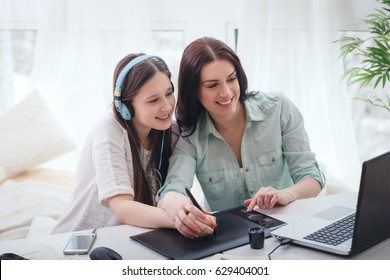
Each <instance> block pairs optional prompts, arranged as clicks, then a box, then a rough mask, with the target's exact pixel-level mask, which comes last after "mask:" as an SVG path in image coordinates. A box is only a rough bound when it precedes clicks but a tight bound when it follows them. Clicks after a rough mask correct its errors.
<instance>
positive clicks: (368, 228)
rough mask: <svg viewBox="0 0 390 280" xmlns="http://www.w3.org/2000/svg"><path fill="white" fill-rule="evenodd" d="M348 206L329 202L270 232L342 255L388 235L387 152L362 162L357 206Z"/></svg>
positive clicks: (389, 180) (389, 187)
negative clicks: (320, 209)
mask: <svg viewBox="0 0 390 280" xmlns="http://www.w3.org/2000/svg"><path fill="white" fill-rule="evenodd" d="M353 204H355V205H356V200H355V201H354V203H353ZM350 206H351V205H333V206H331V207H329V208H327V209H324V210H322V211H320V212H319V213H316V214H314V215H312V216H305V217H304V218H302V219H300V220H299V221H297V222H294V223H289V224H287V225H285V226H283V227H281V228H279V229H276V230H275V231H273V232H272V233H271V234H272V236H275V237H276V238H278V239H281V238H289V239H292V242H293V243H295V244H299V245H303V246H305V247H310V248H314V249H318V250H321V251H325V252H330V253H334V254H338V255H345V256H352V255H355V254H357V253H359V252H361V251H363V250H365V249H368V248H370V247H371V246H373V245H375V244H377V243H379V242H380V241H382V240H384V239H386V238H388V237H390V219H389V217H390V152H388V153H385V154H383V155H380V156H378V157H376V158H373V159H371V160H368V161H365V162H364V163H363V166H362V173H361V179H360V187H359V194H358V199H357V205H356V206H355V207H354V205H352V207H350Z"/></svg>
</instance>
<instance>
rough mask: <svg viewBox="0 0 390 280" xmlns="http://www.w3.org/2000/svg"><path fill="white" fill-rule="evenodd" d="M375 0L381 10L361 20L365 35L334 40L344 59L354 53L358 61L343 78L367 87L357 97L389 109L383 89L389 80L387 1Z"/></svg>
mask: <svg viewBox="0 0 390 280" xmlns="http://www.w3.org/2000/svg"><path fill="white" fill-rule="evenodd" d="M377 1H378V2H380V4H381V6H380V9H376V10H375V12H374V13H372V14H369V15H367V16H366V18H365V19H363V23H364V24H366V25H367V26H368V31H369V36H368V38H359V37H351V36H343V37H342V38H341V39H340V40H338V41H336V42H338V43H339V44H340V46H341V55H340V57H341V58H342V59H343V61H345V60H346V59H347V58H349V57H350V56H357V58H358V60H359V62H358V64H357V65H356V66H353V67H351V68H350V69H348V70H347V71H346V72H345V73H344V74H343V76H342V79H346V80H347V82H348V83H349V84H350V85H352V84H357V85H359V88H360V89H361V88H363V87H364V88H369V91H368V92H367V93H366V94H365V95H364V96H362V97H358V98H356V99H359V100H362V101H364V102H366V103H368V104H371V105H373V106H378V107H382V108H384V109H386V110H388V111H389V112H390V95H389V93H388V92H385V90H386V88H385V86H386V84H387V82H389V81H390V0H377ZM379 88H382V89H379Z"/></svg>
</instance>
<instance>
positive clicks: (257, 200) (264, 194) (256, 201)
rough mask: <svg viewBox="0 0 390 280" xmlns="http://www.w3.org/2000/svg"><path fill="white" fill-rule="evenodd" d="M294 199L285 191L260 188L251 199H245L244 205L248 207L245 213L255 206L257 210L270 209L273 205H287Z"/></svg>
mask: <svg viewBox="0 0 390 280" xmlns="http://www.w3.org/2000/svg"><path fill="white" fill-rule="evenodd" d="M295 199H296V197H294V195H293V194H292V193H290V192H288V191H287V189H284V190H277V189H275V188H273V187H266V188H264V187H262V188H260V189H259V191H258V192H257V193H256V194H255V196H254V197H253V198H251V199H246V200H245V201H244V203H245V205H247V206H248V208H247V211H248V212H250V211H252V210H253V208H254V207H255V206H256V205H257V206H258V207H259V208H268V209H271V208H273V207H274V206H275V205H287V204H289V203H290V202H291V201H294V200H295Z"/></svg>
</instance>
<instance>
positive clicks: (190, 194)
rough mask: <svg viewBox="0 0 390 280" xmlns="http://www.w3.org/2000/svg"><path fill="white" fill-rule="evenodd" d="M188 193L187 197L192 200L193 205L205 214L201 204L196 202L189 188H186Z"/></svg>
mask: <svg viewBox="0 0 390 280" xmlns="http://www.w3.org/2000/svg"><path fill="white" fill-rule="evenodd" d="M186 193H187V196H188V197H189V198H190V199H191V202H192V204H194V205H195V207H196V208H198V209H199V210H200V211H202V212H203V210H202V208H201V207H200V205H199V203H198V202H197V201H196V199H195V197H194V196H193V195H192V193H191V191H190V190H189V189H188V188H186Z"/></svg>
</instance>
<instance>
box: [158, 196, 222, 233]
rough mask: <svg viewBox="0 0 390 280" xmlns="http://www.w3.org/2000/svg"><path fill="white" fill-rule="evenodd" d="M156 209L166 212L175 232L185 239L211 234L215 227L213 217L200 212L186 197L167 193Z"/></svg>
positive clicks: (207, 213)
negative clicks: (159, 208) (175, 229)
mask: <svg viewBox="0 0 390 280" xmlns="http://www.w3.org/2000/svg"><path fill="white" fill-rule="evenodd" d="M158 207H161V208H163V209H165V211H167V213H168V216H169V217H170V218H171V219H172V220H173V222H174V224H175V227H176V228H177V230H178V231H179V232H180V233H181V234H182V235H184V236H185V237H187V238H194V237H198V236H206V235H209V234H212V233H213V232H214V228H215V227H216V226H217V223H216V221H215V217H214V216H212V215H210V213H209V212H207V211H205V212H202V211H200V210H199V209H198V208H196V207H195V206H194V205H193V204H192V202H191V201H190V200H189V199H188V198H187V197H185V196H184V195H182V194H179V193H176V192H169V193H167V194H166V195H165V196H164V198H162V199H161V200H160V201H159V203H158Z"/></svg>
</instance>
